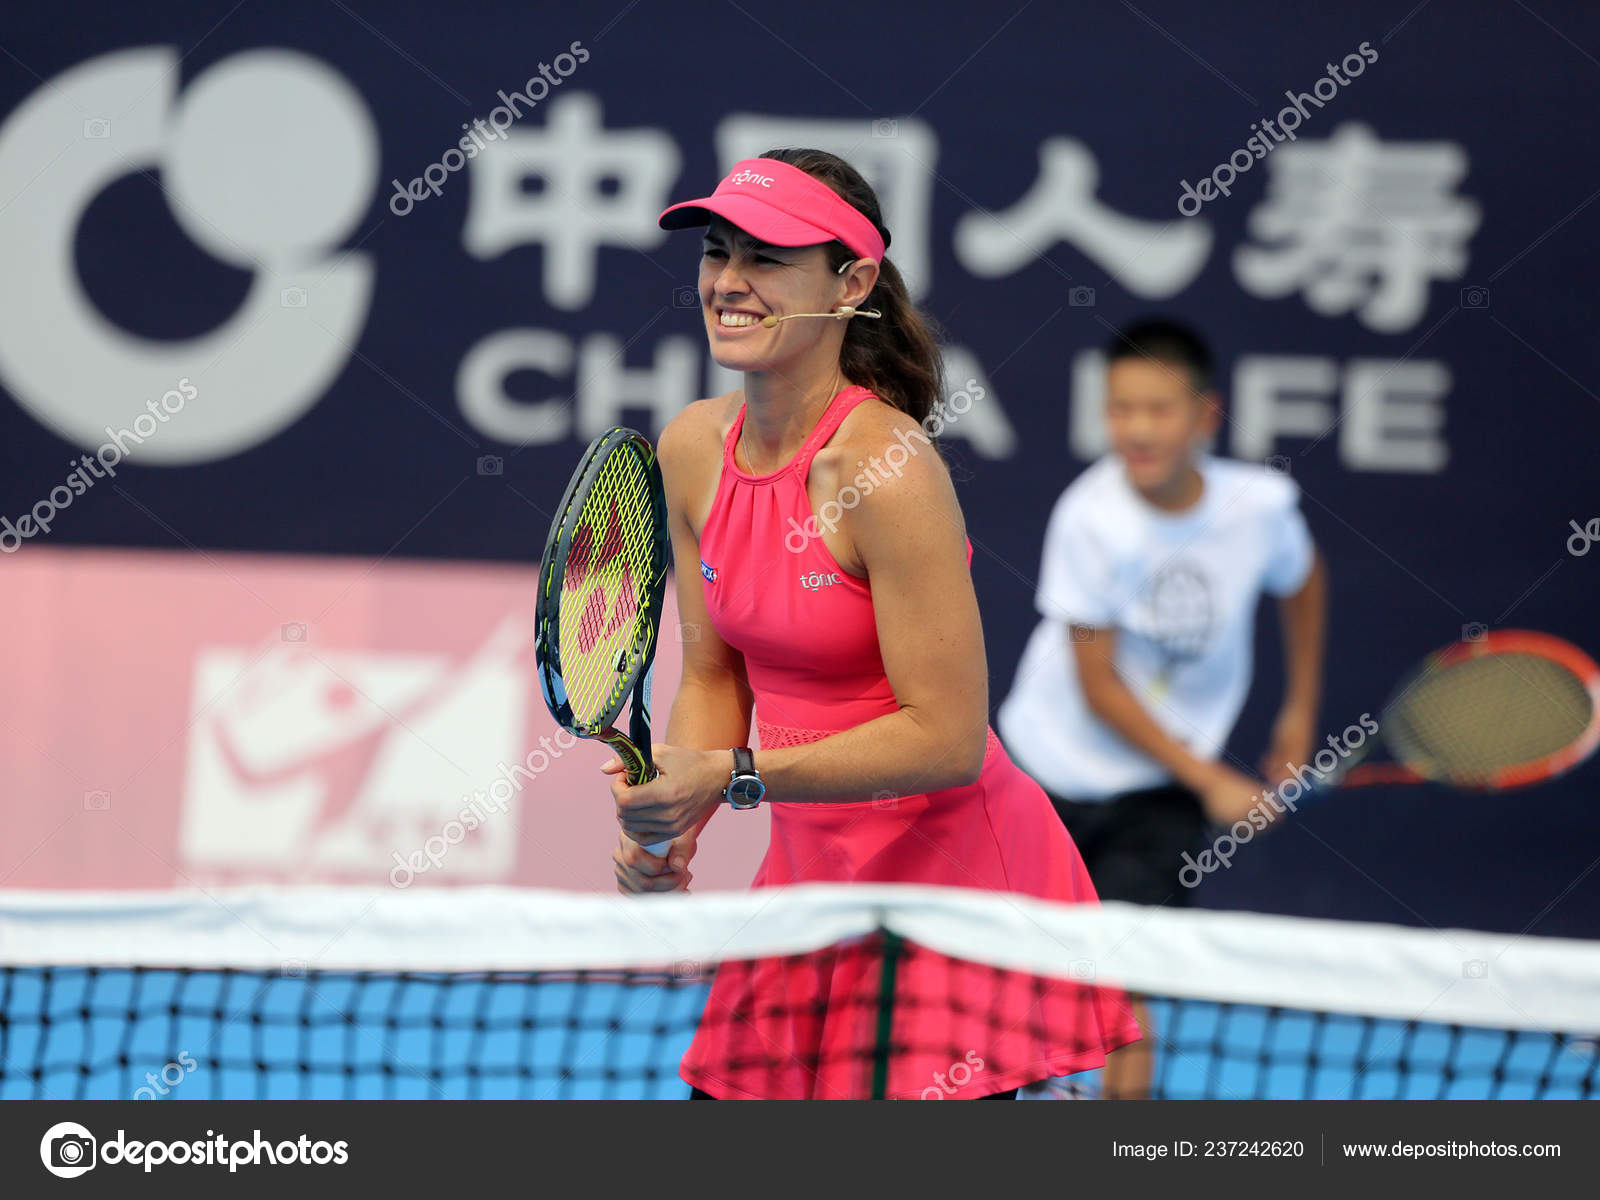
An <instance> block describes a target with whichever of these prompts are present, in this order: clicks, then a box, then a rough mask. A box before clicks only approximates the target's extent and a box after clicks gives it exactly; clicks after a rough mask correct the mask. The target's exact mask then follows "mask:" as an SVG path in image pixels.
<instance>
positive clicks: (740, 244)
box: [700, 216, 876, 371]
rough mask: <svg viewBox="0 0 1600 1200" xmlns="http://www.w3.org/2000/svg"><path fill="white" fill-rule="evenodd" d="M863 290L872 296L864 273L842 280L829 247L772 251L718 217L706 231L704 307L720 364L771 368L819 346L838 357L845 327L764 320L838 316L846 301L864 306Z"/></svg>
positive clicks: (702, 283)
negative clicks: (864, 283)
mask: <svg viewBox="0 0 1600 1200" xmlns="http://www.w3.org/2000/svg"><path fill="white" fill-rule="evenodd" d="M872 273H873V274H874V275H875V274H876V271H875V270H874V271H873V272H872ZM870 286H871V285H870V283H868V284H867V289H868V290H870ZM857 293H860V294H865V293H864V291H863V290H862V287H861V280H860V273H859V272H858V271H855V270H851V271H847V272H846V273H845V274H844V275H836V274H835V273H834V272H833V270H832V269H831V268H830V267H829V265H828V253H827V248H826V246H771V245H768V244H767V243H765V242H759V241H757V240H756V239H755V238H753V237H751V236H750V235H749V234H747V233H745V232H744V230H742V229H740V228H738V227H737V226H735V225H733V224H731V223H730V222H728V221H727V220H726V219H725V218H723V217H719V216H713V217H712V218H711V223H710V225H709V226H707V228H706V233H705V240H704V243H703V246H702V253H701V256H700V305H701V308H702V310H703V311H704V313H705V319H706V335H707V337H708V338H709V339H710V343H711V357H712V358H714V359H715V360H716V362H717V365H718V366H722V367H726V368H728V369H730V370H734V371H760V370H768V369H770V368H772V367H773V366H774V365H776V364H778V363H781V362H787V361H791V360H793V359H795V358H797V357H799V356H801V355H804V354H806V353H808V352H819V347H827V348H831V353H833V354H834V355H835V356H837V354H838V348H839V344H840V343H841V342H842V341H843V340H844V324H843V322H838V321H828V320H821V319H815V318H813V319H806V320H797V321H784V322H783V323H781V324H779V325H777V326H775V327H773V328H770V329H769V328H768V327H766V326H765V325H763V324H762V323H761V321H762V318H763V317H767V316H783V315H785V314H787V313H814V312H832V311H833V310H834V309H836V308H838V307H839V306H840V305H841V304H859V303H860V298H859V295H857ZM822 352H826V351H822Z"/></svg>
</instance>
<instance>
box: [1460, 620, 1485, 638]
mask: <svg viewBox="0 0 1600 1200" xmlns="http://www.w3.org/2000/svg"><path fill="white" fill-rule="evenodd" d="M1488 636H1489V627H1488V626H1487V625H1485V624H1484V623H1483V622H1482V621H1468V622H1467V623H1466V624H1465V625H1463V626H1462V627H1461V640H1462V641H1463V642H1481V641H1483V639H1484V638H1486V637H1488Z"/></svg>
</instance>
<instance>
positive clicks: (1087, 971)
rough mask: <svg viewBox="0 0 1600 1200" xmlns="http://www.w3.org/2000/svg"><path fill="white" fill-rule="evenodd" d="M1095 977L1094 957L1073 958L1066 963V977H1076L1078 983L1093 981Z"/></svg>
mask: <svg viewBox="0 0 1600 1200" xmlns="http://www.w3.org/2000/svg"><path fill="white" fill-rule="evenodd" d="M1094 977H1095V966H1094V959H1092V958H1075V959H1073V960H1072V961H1071V962H1069V963H1068V964H1067V978H1068V979H1076V980H1077V981H1078V982H1079V983H1090V982H1093V980H1094Z"/></svg>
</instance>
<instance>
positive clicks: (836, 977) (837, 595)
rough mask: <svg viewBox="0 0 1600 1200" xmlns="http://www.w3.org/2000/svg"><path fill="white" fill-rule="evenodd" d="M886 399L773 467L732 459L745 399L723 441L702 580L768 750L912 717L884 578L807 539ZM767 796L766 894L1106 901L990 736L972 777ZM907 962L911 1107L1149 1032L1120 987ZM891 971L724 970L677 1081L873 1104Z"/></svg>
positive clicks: (873, 951) (1079, 1063)
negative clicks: (940, 894) (842, 463)
mask: <svg viewBox="0 0 1600 1200" xmlns="http://www.w3.org/2000/svg"><path fill="white" fill-rule="evenodd" d="M871 395H872V393H871V392H869V391H868V390H867V389H865V388H862V387H859V386H851V387H847V388H845V389H844V390H843V391H841V392H840V393H839V394H838V395H837V396H835V397H834V398H833V400H832V401H831V402H830V403H829V405H828V408H827V410H826V411H825V412H824V413H823V415H822V419H821V420H820V421H819V422H818V423H817V427H816V428H815V429H814V430H813V431H812V433H811V436H810V437H808V438H807V439H806V442H805V445H804V446H802V447H801V449H800V453H799V454H798V455H796V457H795V458H794V460H793V461H792V462H790V463H789V464H788V465H787V466H784V467H781V468H779V469H778V470H776V471H773V472H771V473H770V474H767V475H750V474H747V473H746V472H744V471H741V470H740V469H739V468H738V467H737V466H735V465H734V458H733V448H734V446H735V444H736V443H737V441H738V438H739V431H740V429H741V428H742V427H743V425H744V418H745V410H744V409H743V408H742V407H741V409H740V411H739V415H738V416H737V418H735V420H734V422H733V428H732V429H730V430H729V431H728V436H727V439H726V441H725V442H724V445H723V455H722V477H721V480H720V482H719V484H718V487H717V495H716V499H715V500H714V501H713V502H712V505H711V514H710V516H709V517H708V518H707V520H706V525H705V529H704V530H702V532H701V535H700V553H701V562H700V572H701V575H702V586H703V589H704V592H705V598H706V608H707V611H708V612H709V614H710V617H711V621H712V624H713V625H714V626H715V628H716V630H717V632H718V633H719V634H720V635H721V636H722V638H723V640H724V641H726V642H727V643H728V644H729V645H730V646H732V647H733V648H735V649H736V650H738V651H740V652H741V653H742V654H743V655H744V659H745V664H746V668H747V670H748V673H749V679H750V685H751V688H752V690H753V691H754V694H755V708H756V728H757V733H758V736H759V739H760V745H761V746H762V747H766V748H776V747H782V746H795V745H801V744H803V743H806V742H811V741H816V740H817V739H819V738H823V737H826V736H828V735H829V734H831V733H837V732H839V731H841V730H845V729H850V728H853V727H854V726H856V725H860V724H862V723H863V722H866V721H870V720H873V719H874V718H876V717H881V716H884V715H886V714H888V713H892V712H894V711H896V709H897V708H898V705H897V703H896V701H895V696H894V691H893V689H892V688H891V687H890V685H889V680H888V677H887V675H886V674H885V672H884V666H883V660H882V657H881V656H880V654H879V649H878V637H877V626H876V623H875V621H874V615H873V607H872V590H871V588H870V586H869V585H868V582H867V581H865V580H862V579H858V578H856V577H854V576H852V575H849V574H847V573H846V572H845V571H844V570H843V569H842V568H841V567H840V566H839V564H838V563H837V562H836V561H835V560H834V558H833V556H832V555H831V554H830V553H829V551H828V549H827V548H826V546H825V545H824V544H823V541H822V539H821V538H820V537H806V536H805V530H806V528H807V522H808V520H809V519H810V518H811V516H812V510H811V501H810V498H809V497H808V496H807V494H806V476H807V474H808V473H809V471H810V469H811V462H812V459H813V457H814V456H815V455H816V453H817V451H818V450H819V449H820V448H821V447H822V446H823V445H825V444H826V443H827V442H828V439H829V438H831V437H832V436H833V433H834V431H835V430H836V429H838V427H839V423H840V422H841V421H843V420H844V418H845V417H846V415H847V414H848V413H849V412H850V410H851V409H853V408H854V407H855V406H856V405H857V404H859V403H860V402H861V401H863V400H865V399H867V398H869V397H870V396H871ZM811 528H813V529H814V528H815V526H812V527H811ZM971 561H972V544H971V542H970V541H969V542H968V543H967V562H968V563H969V565H970V563H971ZM680 569H681V568H680ZM770 801H771V810H772V843H771V845H770V847H769V848H768V850H767V854H766V857H765V858H764V859H763V860H762V863H761V867H760V869H759V870H758V871H757V872H756V877H755V880H754V883H753V885H752V886H754V887H757V888H761V887H776V886H780V885H783V884H790V883H814V882H836V883H837V882H851V881H862V882H874V883H920V884H935V885H942V886H947V887H968V888H983V889H988V890H994V891H1012V892H1022V893H1025V894H1028V895H1032V896H1041V897H1046V898H1049V899H1053V900H1061V901H1077V902H1082V903H1091V904H1092V903H1098V899H1097V897H1096V896H1095V892H1094V887H1093V885H1092V884H1091V883H1090V882H1089V875H1088V872H1087V871H1086V870H1085V869H1084V866H1083V862H1082V860H1081V859H1080V858H1079V856H1078V851H1077V848H1076V847H1075V846H1074V845H1073V844H1072V839H1071V838H1070V837H1069V836H1068V835H1067V832H1066V830H1065V829H1064V828H1063V827H1062V825H1061V821H1060V819H1059V818H1058V817H1057V816H1056V813H1055V811H1054V809H1053V808H1052V807H1051V805H1050V801H1049V799H1048V798H1047V797H1046V796H1045V794H1044V792H1043V790H1042V789H1041V788H1040V787H1039V786H1038V785H1037V784H1036V783H1034V782H1033V780H1032V779H1030V778H1029V777H1028V776H1026V775H1025V774H1023V773H1022V771H1021V770H1020V769H1019V768H1018V767H1016V766H1015V765H1014V764H1013V763H1012V762H1011V759H1010V758H1009V757H1008V756H1007V754H1006V752H1005V750H1004V749H1003V748H1002V747H1001V745H1000V742H999V739H998V738H997V737H996V736H995V734H994V731H993V730H992V729H991V730H990V731H989V733H988V751H987V753H986V756H985V758H984V762H983V772H982V775H981V776H980V777H979V778H978V780H977V782H975V783H973V784H970V785H968V786H966V787H956V788H948V789H946V790H943V791H938V792H929V793H922V794H918V795H911V796H899V797H894V798H893V799H878V800H862V801H853V802H846V803H826V802H824V803H817V802H804V803H802V802H790V803H784V802H783V800H782V797H781V796H773V797H770ZM723 819H729V818H723ZM731 819H733V820H737V819H738V817H737V816H734V817H733V818H731ZM896 972H897V973H896V977H895V980H894V991H895V996H896V1000H895V1005H894V1016H893V1030H892V1037H891V1040H890V1043H889V1044H890V1046H891V1047H892V1053H891V1055H890V1058H889V1065H888V1077H887V1094H888V1095H890V1096H893V1097H896V1098H915V1097H918V1096H928V1097H929V1098H932V1095H934V1094H938V1095H940V1096H941V1097H942V1096H945V1095H950V1096H959V1097H962V1098H975V1097H977V1096H982V1095H986V1094H988V1093H990V1092H1001V1091H1009V1090H1010V1089H1012V1088H1015V1087H1018V1086H1021V1085H1023V1084H1026V1083H1031V1082H1034V1081H1036V1080H1040V1079H1044V1078H1047V1077H1050V1076H1054V1075H1067V1074H1071V1073H1073V1072H1075V1071H1084V1070H1090V1069H1093V1068H1095V1067H1099V1066H1101V1065H1102V1064H1103V1063H1104V1061H1105V1053H1106V1052H1107V1051H1109V1050H1112V1049H1115V1048H1116V1047H1118V1046H1120V1045H1123V1044H1125V1043H1127V1042H1130V1041H1134V1040H1136V1039H1137V1038H1138V1036H1139V1033H1138V1026H1137V1024H1136V1023H1135V1021H1134V1020H1133V1017H1132V1014H1131V1012H1130V1010H1129V1008H1128V1004H1127V1001H1126V998H1125V997H1124V996H1123V995H1122V993H1120V992H1118V991H1116V990H1114V989H1109V988H1091V987H1085V986H1081V985H1079V984H1077V983H1073V982H1071V981H1069V980H1053V979H1042V978H1038V977H1034V976H1028V975H1022V974H1015V973H1010V972H1000V971H996V970H993V969H991V968H988V967H978V966H976V965H972V964H961V963H957V962H955V961H954V960H952V959H948V958H945V957H943V956H941V955H938V954H936V953H933V952H931V951H928V950H925V949H922V948H913V949H912V952H911V953H909V954H907V955H905V956H904V957H903V958H901V959H900V960H899V961H898V963H897V967H896ZM882 973H883V972H882V955H881V949H880V948H876V947H868V946H865V945H857V946H845V947H840V948H834V949H831V950H828V951H823V952H819V953H817V954H814V955H807V956H802V957H799V958H789V959H781V960H780V959H766V960H761V961H758V962H751V963H729V964H725V965H724V966H723V967H722V968H721V969H720V970H719V971H718V973H717V976H716V979H715V981H714V983H713V984H712V988H711V994H710V998H709V1000H708V1001H707V1005H706V1010H705V1014H704V1016H703V1017H702V1018H701V1022H700V1026H699V1030H698V1032H697V1033H696V1035H695V1038H694V1042H693V1044H692V1045H691V1046H690V1048H689V1052H688V1053H687V1054H686V1055H685V1056H684V1059H683V1062H682V1064H681V1066H680V1069H679V1074H680V1076H681V1077H682V1078H683V1079H684V1080H685V1081H686V1082H688V1083H690V1084H692V1085H693V1086H695V1087H698V1088H700V1089H701V1090H703V1091H705V1092H708V1093H710V1094H711V1095H713V1096H717V1097H719V1098H723V1099H736V1098H756V1097H760V1098H766V1099H824V1098H836V1099H861V1098H865V1097H866V1096H868V1095H870V1094H871V1093H870V1091H869V1087H870V1084H871V1077H872V1064H871V1062H870V1061H869V1058H870V1054H869V1051H870V1047H872V1046H873V1044H874V1042H873V1037H874V1032H875V1031H874V1023H875V1022H876V1021H877V1019H878V1004H877V1003H876V1002H877V999H878V990H879V987H880V982H881V976H882ZM974 1064H981V1065H974ZM952 1081H955V1082H952Z"/></svg>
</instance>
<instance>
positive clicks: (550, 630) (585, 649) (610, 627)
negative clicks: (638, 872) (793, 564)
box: [534, 428, 672, 855]
mask: <svg viewBox="0 0 1600 1200" xmlns="http://www.w3.org/2000/svg"><path fill="white" fill-rule="evenodd" d="M668 546H669V538H668V536H667V500H666V492H665V490H664V489H663V487H662V483H661V466H660V464H659V463H658V462H657V461H656V452H655V448H654V447H653V446H651V445H650V443H649V442H648V441H647V440H645V438H644V436H643V435H642V434H639V433H637V432H635V431H634V430H632V429H622V428H616V429H611V430H608V431H607V432H605V433H603V434H601V435H600V436H599V437H598V438H596V439H595V440H594V441H593V442H592V443H590V445H589V449H588V450H586V451H585V452H584V455H583V459H582V461H580V462H579V463H578V469H577V470H576V471H574V472H573V475H572V481H571V482H570V483H568V484H567V491H566V494H565V495H564V496H562V497H561V506H560V507H559V508H558V509H557V510H556V519H555V522H554V524H553V525H552V526H551V527H550V537H549V540H548V541H546V542H545V547H544V560H543V562H542V563H541V564H540V567H539V599H538V612H537V615H536V616H537V619H536V624H535V632H534V639H535V658H536V660H537V662H538V668H539V685H540V687H541V688H542V689H543V691H544V702H545V704H546V705H548V706H549V708H550V714H551V716H553V717H555V719H556V721H557V722H558V723H559V724H561V725H562V726H563V727H565V728H566V729H568V730H571V731H572V732H573V733H575V734H577V735H578V736H579V737H586V738H594V739H596V740H598V741H602V742H605V743H606V744H607V745H608V746H610V747H611V748H612V749H613V750H615V751H616V752H617V755H618V757H619V758H621V759H622V762H623V765H624V766H625V767H626V769H627V778H628V782H629V784H639V783H642V782H644V781H645V780H647V779H653V778H655V776H656V768H655V764H654V763H653V762H652V761H651V759H650V677H651V675H652V674H653V673H654V670H655V654H656V635H657V633H658V631H659V627H660V624H661V601H662V597H663V595H664V594H665V591H666V585H667V554H668ZM630 693H631V694H632V696H633V706H632V712H631V714H630V717H629V722H628V732H627V733H626V734H623V733H621V732H620V731H619V730H618V729H617V728H616V721H617V718H618V716H619V715H620V714H621V712H622V706H623V704H624V702H625V701H627V699H628V696H629V694H630ZM671 844H672V843H671V841H670V840H668V841H664V842H656V843H654V844H652V845H648V846H646V847H645V849H646V850H648V851H650V853H652V854H657V855H659V854H663V853H665V852H666V849H667V847H668V846H670V845H671Z"/></svg>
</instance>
